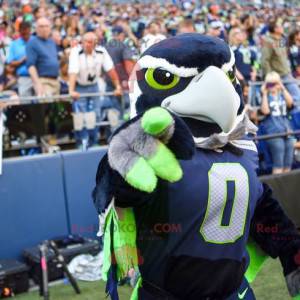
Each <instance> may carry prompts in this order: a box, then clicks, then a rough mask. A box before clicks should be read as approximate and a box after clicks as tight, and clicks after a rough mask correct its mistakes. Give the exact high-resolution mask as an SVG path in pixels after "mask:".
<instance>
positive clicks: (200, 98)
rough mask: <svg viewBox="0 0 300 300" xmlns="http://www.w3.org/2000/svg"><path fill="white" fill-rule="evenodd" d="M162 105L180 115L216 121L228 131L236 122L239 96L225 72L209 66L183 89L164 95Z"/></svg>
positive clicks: (224, 130) (211, 121)
mask: <svg viewBox="0 0 300 300" xmlns="http://www.w3.org/2000/svg"><path fill="white" fill-rule="evenodd" d="M161 106H162V107H165V108H167V109H168V110H170V111H171V112H173V113H175V114H177V115H178V116H181V117H189V118H193V119H197V120H202V121H205V122H210V123H217V124H218V125H219V126H220V127H221V129H222V130H223V132H225V133H228V132H229V131H230V130H231V129H232V127H233V125H234V123H235V120H236V117H237V112H238V109H239V106H240V97H239V95H238V94H237V92H236V91H235V89H234V87H233V85H232V83H231V81H230V79H229V78H228V77H227V75H226V74H225V72H224V71H222V70H221V69H219V68H217V67H215V66H210V67H208V68H206V69H205V71H203V72H202V73H201V74H199V75H197V76H195V78H194V79H193V80H192V81H191V83H190V84H189V85H188V86H187V87H186V88H185V89H184V90H183V91H181V92H180V93H178V94H176V95H172V96H169V97H167V98H166V99H164V101H163V102H162V104H161Z"/></svg>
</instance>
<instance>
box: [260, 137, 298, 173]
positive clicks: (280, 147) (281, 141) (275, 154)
mask: <svg viewBox="0 0 300 300" xmlns="http://www.w3.org/2000/svg"><path fill="white" fill-rule="evenodd" d="M266 142H267V144H268V146H269V149H270V152H271V156H272V161H273V168H280V169H281V168H291V167H292V164H293V157H294V139H293V138H291V137H288V138H275V139H270V140H267V141H266Z"/></svg>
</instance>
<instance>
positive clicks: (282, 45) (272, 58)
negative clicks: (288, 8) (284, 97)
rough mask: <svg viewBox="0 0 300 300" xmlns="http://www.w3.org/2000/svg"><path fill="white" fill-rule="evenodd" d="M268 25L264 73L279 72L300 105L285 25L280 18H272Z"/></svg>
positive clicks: (299, 91) (299, 93)
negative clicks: (290, 61)
mask: <svg viewBox="0 0 300 300" xmlns="http://www.w3.org/2000/svg"><path fill="white" fill-rule="evenodd" d="M268 27H269V34H268V35H267V36H266V37H265V39H264V40H263V43H262V57H261V63H262V70H263V73H264V74H265V75H266V74H267V73H270V72H272V71H275V72H277V73H278V74H279V75H280V77H281V80H282V81H283V83H284V85H285V87H286V88H287V90H288V91H289V93H290V94H291V95H292V97H293V100H294V102H295V104H298V105H300V88H299V86H298V84H297V82H296V81H295V78H294V77H293V76H292V73H291V68H290V64H289V60H288V55H287V53H288V52H287V45H286V44H287V43H286V38H285V36H284V29H283V26H282V24H281V22H280V21H279V20H272V21H271V22H270V23H269V26H268Z"/></svg>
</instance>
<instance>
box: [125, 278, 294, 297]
mask: <svg viewBox="0 0 300 300" xmlns="http://www.w3.org/2000/svg"><path fill="white" fill-rule="evenodd" d="M141 286H142V277H141V276H140V277H139V279H138V281H137V283H136V285H135V287H134V289H133V291H132V294H131V297H130V300H138V298H139V294H138V292H139V288H140V287H141ZM297 300H298V299H297Z"/></svg>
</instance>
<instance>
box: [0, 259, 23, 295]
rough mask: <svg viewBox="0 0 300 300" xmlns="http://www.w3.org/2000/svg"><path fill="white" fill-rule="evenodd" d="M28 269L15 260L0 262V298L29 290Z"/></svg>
mask: <svg viewBox="0 0 300 300" xmlns="http://www.w3.org/2000/svg"><path fill="white" fill-rule="evenodd" d="M28 271H29V268H28V266H26V265H25V264H23V263H21V262H19V261H17V260H9V259H4V260H0V298H4V297H6V296H8V294H10V295H13V294H19V293H24V292H27V291H28V289H29V279H28Z"/></svg>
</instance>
